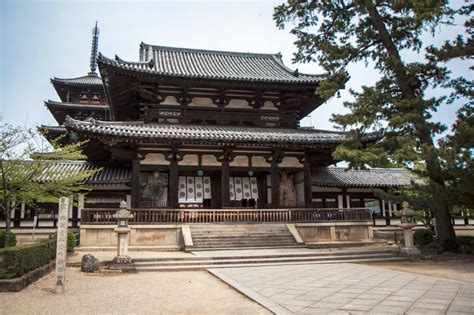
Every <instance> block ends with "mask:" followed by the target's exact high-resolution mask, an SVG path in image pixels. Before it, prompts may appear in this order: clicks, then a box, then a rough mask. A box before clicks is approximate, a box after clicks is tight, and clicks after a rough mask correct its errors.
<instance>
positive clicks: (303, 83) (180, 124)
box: [14, 25, 413, 226]
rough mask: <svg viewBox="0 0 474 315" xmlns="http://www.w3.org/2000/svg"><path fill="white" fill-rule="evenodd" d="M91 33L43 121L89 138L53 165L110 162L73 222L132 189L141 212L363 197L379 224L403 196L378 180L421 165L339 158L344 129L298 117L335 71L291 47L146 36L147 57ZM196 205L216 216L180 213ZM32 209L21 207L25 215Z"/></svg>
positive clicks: (50, 131)
mask: <svg viewBox="0 0 474 315" xmlns="http://www.w3.org/2000/svg"><path fill="white" fill-rule="evenodd" d="M92 38H93V40H92V51H91V59H90V71H89V72H88V73H87V75H85V76H80V77H76V78H53V79H51V83H52V84H53V87H54V88H55V90H56V92H57V94H58V98H59V100H48V101H46V102H45V106H46V107H47V108H48V110H49V111H50V112H51V114H52V115H53V117H54V118H55V120H56V121H57V123H58V125H57V126H42V127H41V128H40V130H41V131H42V133H43V134H44V135H45V137H46V138H47V139H50V140H52V139H55V138H57V137H58V136H60V135H63V136H65V138H64V140H63V141H76V140H87V144H86V145H85V147H84V154H85V155H86V156H87V161H77V162H57V163H56V164H55V167H58V168H61V167H62V168H65V169H85V168H99V167H100V168H102V170H101V171H100V172H99V173H96V174H95V175H94V176H93V178H90V179H88V181H87V184H88V186H89V188H90V189H91V191H90V192H89V193H88V194H87V195H86V196H85V198H84V197H83V199H82V200H81V201H80V202H79V206H78V208H77V209H76V208H74V209H73V210H71V214H70V216H71V217H72V221H73V223H72V225H73V226H78V225H79V224H80V223H81V222H82V223H83V224H84V222H86V223H88V224H89V223H94V222H95V223H100V222H105V221H107V220H109V221H110V218H109V219H106V215H99V214H98V213H99V212H97V211H99V210H97V209H102V210H103V211H106V210H107V209H117V207H118V204H119V203H120V201H123V200H125V201H127V203H128V205H129V207H130V208H131V209H133V210H134V211H136V214H137V216H136V217H135V220H136V221H137V222H141V223H161V222H164V221H163V220H169V221H170V220H171V221H172V222H177V221H179V222H180V220H184V221H183V222H188V221H189V220H191V219H192V218H194V219H193V220H197V221H196V222H220V221H215V220H221V219H216V218H215V215H216V213H218V212H219V209H221V210H222V209H223V210H235V211H237V212H238V211H239V210H241V211H242V212H240V213H239V214H233V215H235V216H238V215H240V216H242V213H244V211H245V210H249V209H252V211H253V215H254V217H253V218H255V215H257V214H258V213H259V212H258V211H262V212H261V213H263V212H264V211H266V210H268V209H274V210H275V211H277V210H278V209H282V210H284V209H302V211H303V210H304V209H306V210H308V211H309V209H352V208H356V209H366V210H367V209H370V213H369V215H370V216H372V215H373V218H374V219H373V220H374V221H373V222H374V223H375V224H379V225H385V224H387V223H388V224H390V218H391V217H392V216H393V215H394V213H393V210H395V209H397V205H396V204H392V203H390V202H388V201H383V200H379V199H378V198H376V197H375V196H374V193H373V189H374V188H379V189H388V188H392V187H395V188H396V187H401V186H404V185H409V184H410V182H411V180H412V179H413V178H412V176H411V175H410V174H408V173H407V172H405V171H403V170H400V169H370V170H364V171H357V170H347V169H342V168H337V167H334V165H335V164H336V163H337V162H339V161H336V160H334V158H333V157H332V153H333V151H334V150H335V148H336V147H337V146H338V145H339V144H340V143H341V141H343V139H344V136H345V135H344V133H343V132H336V131H328V130H318V129H314V128H310V127H300V121H301V120H302V119H303V118H304V117H305V116H307V115H308V114H310V113H311V112H312V111H314V110H315V109H317V108H318V107H319V106H322V105H324V102H325V101H326V100H325V99H324V98H321V97H320V96H318V95H317V94H315V88H316V87H317V86H318V84H320V82H321V81H322V80H324V78H325V74H317V75H315V74H305V73H300V72H299V71H298V70H291V69H289V68H288V67H286V66H285V65H284V64H283V62H282V56H281V54H260V53H242V52H229V51H214V50H202V49H189V48H175V47H165V46H158V45H152V44H147V43H143V42H142V43H141V44H140V49H139V56H138V60H137V61H125V60H123V59H121V58H119V57H118V56H115V58H108V57H106V56H104V55H102V54H100V53H98V39H99V29H98V27H97V25H96V27H94V29H93V37H92ZM376 140H377V139H376V137H375V136H374V135H370V134H368V135H366V137H365V141H367V142H373V141H376ZM87 209H95V210H96V212H95V214H94V212H93V211H89V212H87ZM140 209H142V210H143V211H141V210H140ZM197 209H201V210H208V211H205V213H206V214H205V215H206V218H207V219H206V218H205V219H202V218H201V217H199V218H197V219H196V216H195V215H194V214H193V215H190V216H189V217H187V219H183V218H184V216H183V213H184V212H183V213H181V214H179V215H178V216H175V217H172V215H171V214H172V213H175V212H176V213H179V211H180V210H197ZM102 210H101V211H102ZM52 211H53V212H54V210H52ZM173 211H175V212H173ZM213 211H214V212H213ZM53 212H52V213H51V215H49V216H48V215H46V214H43V216H44V218H49V219H50V220H51V222H50V223H46V221H47V219H44V220H43V221H45V222H43V223H41V220H39V221H40V222H37V223H36V224H38V226H48V225H51V226H53V225H54V224H55V222H54V220H55V219H54V218H55V216H54V213H53ZM81 212H82V214H81ZM101 213H102V212H101ZM170 213H171V214H170ZM196 213H197V212H196ZM202 213H204V211H203V212H202ZM275 213H276V214H275ZM275 213H273V214H271V215H270V214H269V216H270V217H269V219H268V220H269V221H271V220H279V221H284V219H282V217H278V218H277V214H278V215H280V214H281V213H283V212H275ZM305 213H306V212H305ZM308 213H309V212H308ZM325 213H326V212H325ZM327 213H329V212H327ZM165 214H166V215H165ZM213 215H214V219H210V218H213ZM293 215H294V214H292V215H291V216H293ZM198 216H199V215H198ZM27 217H28V216H27V215H26V214H25V213H23V212H22V213H21V214H16V216H15V218H17V219H16V221H15V220H14V222H16V226H20V223H19V221H21V220H26V218H27ZM165 217H166V218H167V219H166V218H165ZM315 217H316V216H315V214H314V213H313V214H310V217H308V218H309V219H308V220H310V219H311V218H315ZM332 217H333V218H336V216H332ZM163 218H165V219H163ZM240 218H241V217H240ZM272 218H273V219H272ZM288 218H290V217H288ZM292 218H293V217H292ZM301 218H302V217H301ZM327 218H331V216H328V217H327ZM293 219H294V218H293ZM94 220H95V221H94ZM104 220H105V221H104ZM186 220H187V221H186ZM199 220H203V221H199ZM206 220H207V221H206ZM212 220H214V221H212ZM222 220H224V221H225V220H230V219H222ZM232 220H234V219H232ZM245 220H249V219H248V218H247V219H245ZM245 220H244V221H243V222H245ZM290 220H291V218H290ZM305 220H306V219H305ZM370 220H372V217H370ZM109 221H107V222H109ZM109 223H110V222H109ZM41 224H43V225H41Z"/></svg>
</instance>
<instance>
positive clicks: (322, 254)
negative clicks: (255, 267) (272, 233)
mask: <svg viewBox="0 0 474 315" xmlns="http://www.w3.org/2000/svg"><path fill="white" fill-rule="evenodd" d="M239 250H242V249H241V248H239ZM213 252H214V254H215V253H218V252H219V251H213ZM387 254H390V255H394V256H396V255H398V250H396V249H364V250H360V249H357V250H356V249H353V250H327V251H315V252H309V253H308V252H294V251H291V252H288V253H282V254H264V255H237V256H229V255H222V256H184V257H162V258H161V257H160V258H158V257H150V258H136V259H133V260H132V261H133V262H152V261H158V262H161V261H178V260H179V261H201V260H218V259H225V260H229V259H262V258H269V259H270V258H288V257H294V258H307V257H327V256H360V255H364V256H373V255H387Z"/></svg>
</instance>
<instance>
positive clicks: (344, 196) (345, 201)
mask: <svg viewBox="0 0 474 315" xmlns="http://www.w3.org/2000/svg"><path fill="white" fill-rule="evenodd" d="M347 203H348V202H347V189H346V188H342V207H343V208H349V207H348V206H347Z"/></svg>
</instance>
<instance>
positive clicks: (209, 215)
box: [81, 208, 372, 224]
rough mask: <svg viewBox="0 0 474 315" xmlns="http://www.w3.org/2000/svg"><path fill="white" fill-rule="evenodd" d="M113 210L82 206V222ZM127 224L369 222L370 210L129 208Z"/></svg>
mask: <svg viewBox="0 0 474 315" xmlns="http://www.w3.org/2000/svg"><path fill="white" fill-rule="evenodd" d="M115 212H116V210H114V209H83V211H82V219H81V223H82V224H116V220H115V219H114V217H113V215H114V214H115ZM132 214H133V219H131V220H130V221H129V223H130V224H166V223H271V222H280V223H283V222H284V223H318V222H332V221H371V220H372V214H371V211H370V209H366V208H352V209H252V210H247V209H235V210H230V209H132Z"/></svg>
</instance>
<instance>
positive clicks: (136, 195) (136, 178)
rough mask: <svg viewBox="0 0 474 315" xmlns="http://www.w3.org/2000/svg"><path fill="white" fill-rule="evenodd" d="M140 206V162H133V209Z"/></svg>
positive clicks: (136, 160) (135, 160)
mask: <svg viewBox="0 0 474 315" xmlns="http://www.w3.org/2000/svg"><path fill="white" fill-rule="evenodd" d="M139 206H140V161H139V160H138V159H134V160H133V161H132V208H138V207H139Z"/></svg>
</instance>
